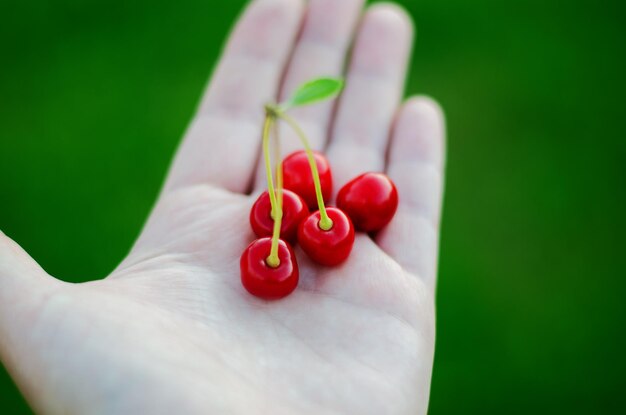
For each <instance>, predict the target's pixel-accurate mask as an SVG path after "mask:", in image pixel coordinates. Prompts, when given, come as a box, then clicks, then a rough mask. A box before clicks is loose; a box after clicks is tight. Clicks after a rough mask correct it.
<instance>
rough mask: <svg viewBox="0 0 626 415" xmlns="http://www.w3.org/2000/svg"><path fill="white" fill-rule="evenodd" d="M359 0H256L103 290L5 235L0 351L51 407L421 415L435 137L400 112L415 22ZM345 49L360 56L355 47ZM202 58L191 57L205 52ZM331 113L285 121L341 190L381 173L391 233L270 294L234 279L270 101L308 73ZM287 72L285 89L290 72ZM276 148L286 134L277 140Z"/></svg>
mask: <svg viewBox="0 0 626 415" xmlns="http://www.w3.org/2000/svg"><path fill="white" fill-rule="evenodd" d="M362 7H363V5H362V2H361V1H360V0H341V1H339V0H311V1H309V2H308V3H304V2H302V1H299V0H256V1H254V2H252V3H251V5H249V6H248V8H247V9H246V11H245V12H244V14H243V15H242V17H241V19H240V20H239V22H238V23H237V24H236V27H235V29H234V31H233V33H232V35H231V37H230V39H229V41H228V43H227V46H226V48H225V50H224V53H223V56H222V58H221V61H220V63H219V64H218V66H217V69H216V71H215V73H214V75H213V79H212V81H211V82H210V85H209V87H208V88H207V91H206V93H205V95H204V97H203V98H202V102H201V104H200V106H199V108H198V111H197V113H196V114H195V116H194V117H193V119H192V121H191V125H190V127H189V129H188V130H187V132H186V134H185V137H184V139H183V142H182V145H181V147H180V149H179V150H178V152H177V154H176V156H175V160H174V162H173V165H172V167H171V170H170V173H169V176H168V178H167V180H166V183H165V185H164V188H163V190H162V192H161V195H160V197H159V199H158V201H157V203H156V205H155V207H154V209H153V211H152V212H151V214H150V217H149V220H148V221H147V223H146V225H145V227H144V229H143V231H142V232H141V234H140V236H139V238H138V240H137V242H136V243H135V245H134V246H133V248H132V250H131V252H130V253H129V254H128V256H127V257H126V258H125V259H124V260H123V261H122V262H121V264H120V265H119V266H118V267H117V269H115V271H114V272H113V273H111V275H109V276H108V277H107V278H105V279H103V280H98V281H92V282H88V283H82V284H70V283H66V282H62V281H59V280H57V279H54V278H53V277H51V276H49V275H48V274H47V273H46V272H45V271H44V270H43V269H41V267H39V266H38V265H37V264H36V262H35V261H34V260H33V259H31V258H30V257H29V256H28V255H27V254H26V253H25V252H24V251H23V250H21V249H20V248H19V246H18V245H17V244H16V243H15V242H13V241H11V240H10V239H9V238H8V237H7V236H5V235H3V234H2V233H0V358H1V360H2V363H3V364H4V365H5V366H6V367H7V369H8V371H9V373H10V374H11V376H12V377H13V379H14V380H15V381H16V383H17V385H18V387H19V388H20V390H21V391H22V393H23V394H24V396H25V397H26V399H27V401H28V402H29V404H30V405H31V406H32V407H33V408H34V410H35V411H36V412H39V413H46V414H100V413H133V414H138V413H155V414H159V413H164V414H171V413H177V414H183V413H184V414H195V413H198V414H207V413H216V414H218V413H219V414H251V413H255V414H256V413H259V414H264V413H268V414H294V413H301V414H309V413H310V414H327V413H328V414H377V415H378V414H403V413H406V414H416V413H418V414H422V413H426V410H427V406H428V396H429V388H430V379H431V370H432V362H433V350H434V338H435V334H434V316H435V314H434V295H433V294H434V287H435V277H436V268H437V251H438V238H439V218H440V207H441V197H442V183H443V162H444V125H443V116H442V113H441V111H440V109H439V107H438V106H437V105H436V104H435V103H434V101H433V100H432V99H430V98H426V97H412V98H409V99H408V100H406V101H405V102H404V103H402V102H401V97H402V91H403V80H404V77H405V71H406V64H407V60H408V56H409V51H410V47H411V43H412V24H411V21H410V19H409V18H408V17H407V15H406V13H404V12H403V11H402V10H401V9H400V8H398V7H397V6H394V5H391V4H377V5H375V6H372V7H370V8H369V9H368V10H366V11H365V12H363V10H362ZM353 42H354V47H353V51H352V54H351V55H350V56H348V54H347V51H348V48H349V47H350V45H351V44H352V43H353ZM198 53H201V51H199V52H198ZM344 62H347V63H348V65H347V73H346V74H345V76H346V82H347V83H346V88H345V90H344V92H343V94H342V96H341V97H340V99H339V100H338V102H336V103H332V102H328V103H322V104H318V105H314V106H311V107H306V108H302V109H297V110H293V111H292V115H293V116H294V117H295V118H296V119H297V120H298V121H299V122H300V123H301V125H302V127H303V129H304V130H305V131H306V132H307V133H308V134H309V136H310V140H311V142H312V144H313V147H314V148H316V149H318V150H321V151H324V152H325V154H326V155H327V157H328V159H329V160H330V163H331V165H332V167H333V174H334V178H335V183H336V189H337V190H338V189H339V188H340V187H341V186H342V185H343V184H344V183H346V182H347V181H349V180H350V179H351V178H353V177H355V176H357V175H358V174H360V173H363V172H365V171H385V172H386V173H387V174H388V175H389V176H390V177H391V178H392V180H394V182H395V183H396V186H397V188H398V193H399V197H400V202H399V203H400V204H399V207H398V211H397V214H396V216H395V217H394V219H393V220H392V222H391V223H390V224H389V225H388V226H387V227H386V228H385V229H384V230H382V231H381V232H380V233H378V234H377V235H376V236H375V237H370V236H368V235H365V234H359V235H358V236H357V238H356V241H355V244H354V249H353V251H352V254H351V256H350V258H349V259H348V260H347V261H346V262H345V263H343V264H341V265H340V266H338V267H332V268H324V267H320V266H317V265H315V264H313V263H312V262H310V261H309V260H307V258H306V256H305V255H304V254H303V252H302V251H301V250H299V249H296V256H297V258H298V262H299V265H300V273H301V275H300V283H299V286H298V288H297V289H296V290H295V291H294V292H293V293H292V294H291V295H290V296H288V297H286V298H284V299H282V300H278V301H270V302H268V301H264V300H261V299H258V298H255V297H253V296H251V295H249V294H248V293H247V292H246V291H245V290H244V288H243V287H242V286H241V283H240V281H239V258H240V255H241V253H242V252H243V250H244V249H245V247H246V246H247V245H248V244H249V243H250V242H251V241H252V240H253V239H254V235H253V234H252V231H251V229H250V225H249V223H248V215H249V211H250V208H251V206H252V204H253V203H254V200H255V199H256V197H257V196H258V194H259V193H260V192H261V191H262V190H263V186H264V184H265V177H264V176H263V174H262V169H260V167H259V163H258V158H259V152H260V133H261V126H262V122H263V115H264V114H263V110H262V109H263V104H264V103H266V102H268V101H273V100H276V99H278V98H281V97H285V96H286V95H288V94H289V93H290V92H291V91H292V90H293V89H294V88H295V86H297V85H298V84H300V83H301V82H303V81H305V80H308V79H310V78H314V77H317V76H322V75H324V76H340V75H341V74H342V69H343V67H344ZM283 75H284V77H283ZM282 136H283V139H282V142H283V144H284V148H283V151H284V153H285V154H286V153H289V152H291V151H293V150H294V149H296V148H297V144H298V142H297V139H295V137H293V136H290V134H289V133H288V131H287V130H286V129H283V132H282Z"/></svg>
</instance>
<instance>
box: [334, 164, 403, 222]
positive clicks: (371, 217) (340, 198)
mask: <svg viewBox="0 0 626 415" xmlns="http://www.w3.org/2000/svg"><path fill="white" fill-rule="evenodd" d="M337 206H338V207H339V208H340V209H341V210H343V211H344V212H346V214H347V215H348V216H349V217H350V219H352V222H353V223H354V227H355V228H356V229H357V230H359V231H363V232H374V231H377V230H380V229H382V228H383V227H384V226H385V225H387V224H388V223H389V222H390V221H391V218H393V215H394V214H395V213H396V209H397V208H398V191H397V190H396V186H395V185H394V184H393V182H392V181H391V179H389V177H387V176H386V175H385V174H382V173H364V174H362V175H360V176H358V177H356V178H354V179H352V180H351V181H349V182H348V183H347V184H346V185H345V186H343V187H342V188H341V190H339V194H338V195H337Z"/></svg>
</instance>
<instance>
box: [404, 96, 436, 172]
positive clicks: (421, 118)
mask: <svg viewBox="0 0 626 415" xmlns="http://www.w3.org/2000/svg"><path fill="white" fill-rule="evenodd" d="M393 136H394V137H393V139H392V146H395V147H397V148H396V150H395V151H394V153H395V155H396V157H397V158H412V159H417V160H420V161H424V162H428V163H433V164H436V165H437V166H438V167H442V166H443V164H444V161H445V160H444V158H445V115H444V112H443V109H442V107H441V106H440V105H439V103H438V102H437V101H435V100H434V99H433V98H431V97H429V96H426V95H419V96H413V97H411V98H409V99H407V100H406V101H405V103H404V104H403V105H402V107H401V108H400V110H399V112H398V116H397V118H396V123H395V126H394V134H393Z"/></svg>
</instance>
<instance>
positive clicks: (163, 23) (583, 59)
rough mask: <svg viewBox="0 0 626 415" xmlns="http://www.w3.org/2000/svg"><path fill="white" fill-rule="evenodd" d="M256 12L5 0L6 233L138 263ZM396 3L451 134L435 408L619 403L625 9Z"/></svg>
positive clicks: (417, 88) (415, 80)
mask: <svg viewBox="0 0 626 415" xmlns="http://www.w3.org/2000/svg"><path fill="white" fill-rule="evenodd" d="M243 3H244V1H243V0H237V1H234V0H228V1H227V0H219V1H218V0H212V1H208V0H204V1H200V0H198V1H193V0H179V1H176V2H153V1H134V2H124V1H120V0H113V1H111V0H107V1H104V0H99V1H78V0H57V1H54V2H51V1H29V2H16V1H14V2H3V3H2V5H0V48H1V50H0V228H1V229H2V230H3V231H4V232H6V233H7V234H8V235H9V236H11V237H12V238H14V239H15V240H17V241H18V242H19V243H20V244H21V245H22V246H23V247H24V248H25V249H27V250H28V251H29V252H30V253H31V254H32V255H33V256H34V257H35V258H36V259H37V260H38V261H39V262H40V263H41V264H42V265H43V267H44V268H45V269H46V270H47V271H49V272H50V273H52V274H53V275H56V276H58V277H60V278H61V279H64V280H67V281H86V280H90V279H94V278H102V277H104V276H105V275H106V274H107V273H108V272H109V271H110V270H111V269H112V268H113V267H114V266H115V265H116V264H117V263H118V261H120V259H121V258H122V257H123V256H124V254H125V253H126V252H127V251H128V249H129V247H130V245H131V244H132V242H133V240H134V238H135V237H136V235H137V233H138V231H139V229H140V227H141V225H142V222H143V220H144V218H145V217H146V214H147V212H148V210H149V209H150V206H151V205H152V204H153V202H154V200H155V197H156V194H157V191H158V189H159V186H160V184H161V182H162V180H163V177H164V175H165V172H166V169H167V166H168V163H169V161H170V159H171V157H172V153H173V152H174V150H175V148H176V145H177V143H178V142H179V139H180V137H181V134H182V132H183V130H184V129H185V126H186V124H187V122H188V121H189V118H190V116H191V114H192V111H193V109H194V107H195V104H196V102H197V100H198V98H199V95H200V92H201V90H202V88H203V85H204V83H205V81H206V79H207V75H208V74H209V72H210V70H211V68H212V67H213V65H214V63H215V61H216V60H217V58H218V55H219V51H220V48H221V46H222V44H223V42H224V39H225V36H226V34H227V32H228V30H229V27H230V25H231V23H232V22H233V21H234V19H235V18H236V16H237V15H238V13H239V10H240V9H241V7H242V5H243ZM399 3H402V4H404V5H405V6H406V7H407V8H408V9H409V11H410V12H411V14H412V15H413V16H414V17H415V20H416V23H417V28H418V29H417V31H418V42H417V47H416V50H415V55H414V58H413V62H412V70H411V73H410V76H409V79H408V92H409V93H411V94H413V93H427V94H430V95H433V96H435V97H437V98H438V99H439V100H440V101H441V102H442V104H443V106H444V108H445V110H446V113H447V117H448V122H449V127H448V129H449V156H448V170H447V193H446V199H445V212H444V222H443V235H442V241H441V244H442V246H441V261H440V263H441V265H440V270H441V272H440V283H439V289H438V310H439V313H438V343H437V352H436V361H435V369H434V378H433V387H432V400H431V411H430V412H431V414H457V413H480V414H491V413H494V414H501V413H507V414H527V413H534V414H543V413H545V414H553V413H561V412H562V413H569V414H589V413H607V414H608V413H617V412H620V411H619V408H621V410H624V408H625V407H626V402H625V400H626V395H625V394H624V389H625V386H626V384H625V381H624V375H625V373H626V364H625V359H624V358H623V356H622V355H623V353H624V350H626V338H625V337H626V336H625V335H624V328H625V327H624V322H625V318H626V305H625V304H626V302H625V301H624V293H625V288H626V282H625V280H626V279H625V277H626V272H625V266H626V246H625V243H624V231H625V230H626V229H625V226H624V225H625V221H624V218H623V216H624V214H625V213H626V143H625V139H626V137H625V134H624V126H623V124H624V119H625V117H624V109H625V105H624V93H625V92H626V91H625V88H624V86H625V82H624V76H625V74H626V58H625V52H626V48H625V45H626V22H625V18H624V16H625V15H626V13H625V7H624V6H623V2H620V1H617V0H570V1H568V2H564V1H557V0H542V1H540V0H512V1H507V2H503V1H501V0H474V1H466V0H465V1H462V0H447V1H439V0H412V1H408V0H406V1H400V2H399ZM0 408H1V409H0V412H3V413H6V414H20V413H29V410H28V408H27V406H26V404H25V403H24V401H23V399H22V398H21V397H20V395H19V393H18V391H17V390H16V388H15V386H14V385H13V383H12V381H11V380H10V378H9V377H8V375H6V373H4V372H2V371H0Z"/></svg>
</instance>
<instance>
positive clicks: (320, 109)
mask: <svg viewBox="0 0 626 415" xmlns="http://www.w3.org/2000/svg"><path fill="white" fill-rule="evenodd" d="M362 7H363V0H341V1H337V0H311V1H309V6H308V8H307V12H306V16H305V20H304V25H303V29H302V34H301V36H300V39H299V40H298V43H297V45H296V48H295V50H294V53H293V57H292V59H291V62H290V63H289V66H288V69H287V72H286V74H285V81H284V83H283V87H282V89H281V95H280V100H281V101H282V100H285V99H287V98H288V97H289V96H290V95H291V93H292V92H293V91H294V90H295V89H296V88H297V87H298V86H299V85H300V84H302V83H303V82H306V81H308V80H310V79H313V78H318V77H322V76H329V77H338V76H341V74H342V71H343V66H344V63H345V59H346V53H347V51H348V48H349V45H350V40H351V39H352V36H353V35H354V30H355V28H356V23H357V21H358V17H359V15H360V13H361V10H362ZM333 108H334V101H326V102H322V103H318V104H316V105H312V106H308V107H303V108H296V109H293V110H291V111H290V113H291V115H292V116H293V117H294V118H295V119H296V120H297V121H298V122H299V124H300V125H301V126H302V128H303V129H304V131H305V132H306V133H307V136H308V138H309V140H310V142H311V145H312V146H313V148H315V149H322V148H324V145H325V144H326V139H327V136H328V128H329V125H330V122H331V117H332V112H333ZM280 134H281V154H282V155H283V156H284V155H286V154H288V153H291V152H292V151H294V150H296V149H298V148H302V145H301V144H300V142H299V140H298V137H297V136H296V135H295V134H294V133H293V131H291V130H290V129H289V128H281V133H280ZM256 187H257V189H259V188H264V187H265V174H264V171H263V166H262V163H260V165H259V167H258V168H257V176H256Z"/></svg>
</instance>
